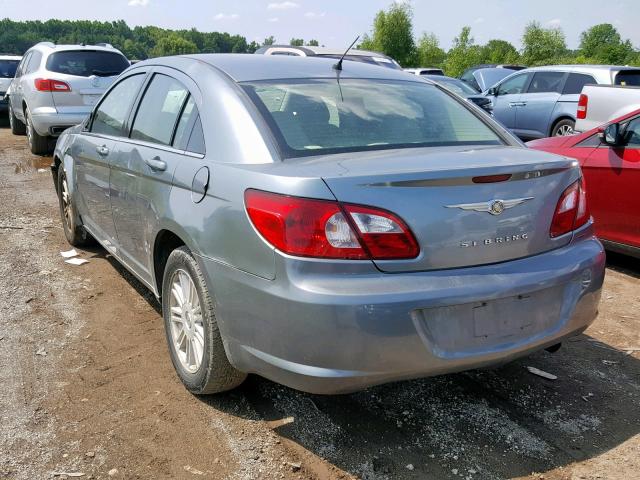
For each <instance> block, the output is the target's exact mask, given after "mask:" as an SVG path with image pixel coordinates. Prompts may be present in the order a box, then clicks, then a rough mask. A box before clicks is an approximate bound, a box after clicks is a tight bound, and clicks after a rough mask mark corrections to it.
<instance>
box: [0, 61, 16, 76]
mask: <svg viewBox="0 0 640 480" xmlns="http://www.w3.org/2000/svg"><path fill="white" fill-rule="evenodd" d="M19 64H20V60H0V78H13V77H14V76H15V75H16V70H17V69H18V65H19Z"/></svg>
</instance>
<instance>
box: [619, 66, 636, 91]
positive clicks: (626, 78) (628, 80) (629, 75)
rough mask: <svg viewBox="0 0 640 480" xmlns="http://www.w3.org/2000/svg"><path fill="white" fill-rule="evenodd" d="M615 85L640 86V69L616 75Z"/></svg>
mask: <svg viewBox="0 0 640 480" xmlns="http://www.w3.org/2000/svg"><path fill="white" fill-rule="evenodd" d="M615 85H622V86H624V87H640V70H627V71H622V72H619V73H618V74H617V75H616V81H615Z"/></svg>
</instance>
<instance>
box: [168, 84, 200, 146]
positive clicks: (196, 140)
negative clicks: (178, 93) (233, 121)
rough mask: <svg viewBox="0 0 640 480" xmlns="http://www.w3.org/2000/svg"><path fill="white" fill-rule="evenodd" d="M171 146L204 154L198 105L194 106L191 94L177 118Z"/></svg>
mask: <svg viewBox="0 0 640 480" xmlns="http://www.w3.org/2000/svg"><path fill="white" fill-rule="evenodd" d="M173 146H174V147H175V148H177V149H179V150H187V151H189V152H192V153H200V154H202V155H204V154H205V148H204V132H203V131H202V123H201V122H200V115H199V114H198V107H196V103H195V101H194V99H193V97H191V96H190V97H189V99H188V100H187V103H186V104H185V105H184V108H183V110H182V114H181V115H180V120H178V125H177V127H176V133H175V135H174V140H173Z"/></svg>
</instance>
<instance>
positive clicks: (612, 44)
mask: <svg viewBox="0 0 640 480" xmlns="http://www.w3.org/2000/svg"><path fill="white" fill-rule="evenodd" d="M359 48H363V49H366V50H374V51H379V52H382V53H385V54H386V55H389V56H390V57H392V58H394V59H396V60H397V61H398V62H399V63H400V64H401V65H402V66H404V67H439V68H442V69H444V71H445V73H446V74H447V75H450V76H453V77H457V76H459V75H460V74H461V73H462V72H463V71H464V70H465V69H466V68H468V67H471V66H473V65H478V64H483V63H495V64H520V65H527V66H535V65H553V64H556V65H557V64H613V65H640V52H639V51H638V50H637V49H635V48H634V46H633V45H632V44H631V42H630V41H629V40H624V39H622V37H621V36H620V33H618V31H617V30H616V28H615V27H614V26H613V25H611V24H608V23H603V24H599V25H595V26H593V27H591V28H589V29H587V30H585V31H584V32H582V34H581V35H580V46H579V47H578V49H577V50H570V49H569V48H568V47H567V42H566V37H565V35H564V33H563V31H562V29H561V28H559V27H551V28H544V27H543V26H542V25H540V23H538V22H535V21H534V22H530V23H529V24H528V25H527V26H526V28H525V30H524V33H523V35H522V49H521V50H518V49H516V47H514V46H513V45H512V44H511V43H509V42H507V41H506V40H500V39H494V40H489V41H488V42H487V43H486V44H484V45H478V44H476V43H475V42H474V39H473V37H472V36H471V27H468V26H465V27H462V30H461V32H460V34H459V35H458V36H457V37H455V39H454V41H453V45H452V46H451V48H450V49H449V50H445V49H444V48H442V47H441V46H440V42H439V40H438V38H437V37H436V36H435V35H434V34H433V33H429V32H424V33H423V34H422V35H421V36H420V37H419V38H417V39H416V38H415V37H414V34H413V11H412V9H411V6H410V4H409V3H405V2H402V3H399V2H396V3H393V4H392V5H391V6H390V7H389V8H388V9H387V10H381V11H379V12H378V13H377V15H376V16H375V19H374V21H373V30H372V32H371V33H370V34H365V36H364V38H363V41H362V42H361V43H360V45H359Z"/></svg>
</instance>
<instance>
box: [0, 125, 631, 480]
mask: <svg viewBox="0 0 640 480" xmlns="http://www.w3.org/2000/svg"><path fill="white" fill-rule="evenodd" d="M50 161H51V160H50V159H49V158H44V157H34V156H32V155H30V154H29V153H28V151H27V149H26V140H25V138H24V137H14V136H12V135H11V134H10V132H9V131H8V130H7V129H2V128H0V311H1V312H3V313H4V314H3V315H2V316H0V365H1V366H2V368H0V381H2V384H3V386H4V388H3V389H0V419H1V423H2V428H1V429H0V478H10V479H33V478H52V475H53V473H54V472H55V473H65V472H66V473H84V474H85V477H84V478H220V479H222V478H225V479H226V478H237V479H245V478H246V479H251V478H269V479H270V478H305V479H306V478H321V479H323V478H353V477H359V478H366V479H396V478H408V479H412V478H458V479H459V478H463V479H485V478H488V479H491V478H531V479H533V478H536V479H537V478H541V477H540V476H541V475H544V478H547V479H571V478H587V479H595V478H620V479H622V478H635V477H637V476H638V474H639V473H640V460H639V459H640V352H638V351H636V350H634V349H635V348H638V347H640V328H639V327H640V313H639V312H640V262H638V261H635V260H632V259H629V258H627V257H623V256H610V257H609V269H608V272H607V278H606V281H605V290H604V292H603V296H602V304H601V313H600V318H599V319H598V320H597V322H596V323H595V324H594V325H593V326H592V327H591V328H590V329H589V330H588V331H587V332H586V334H585V335H581V336H579V337H576V338H574V339H572V340H571V341H569V342H567V343H566V344H565V345H564V346H563V348H562V349H561V350H560V351H559V352H557V353H555V354H550V353H548V352H540V353H537V354H535V355H533V356H531V357H530V358H528V359H524V360H520V361H518V362H514V363H512V364H509V365H507V366H504V367H502V368H499V369H495V370H484V371H474V372H467V373H463V374H458V375H448V376H443V377H438V378H432V379H424V380H416V381H411V382H402V383H397V384H391V385H385V386H381V387H377V388H373V389H370V390H367V391H364V392H360V393H356V394H352V395H345V396H336V397H323V396H316V395H308V394H304V393H300V392H296V391H293V390H291V389H288V388H286V387H282V386H280V385H277V384H274V383H272V382H269V381H267V380H264V379H261V378H258V377H250V378H249V379H248V381H247V382H246V383H245V384H244V385H243V386H242V387H241V388H239V389H237V390H236V391H234V392H230V393H228V394H224V395H219V396H214V397H201V398H199V397H194V396H193V395H190V394H189V393H188V392H187V391H186V390H184V388H183V387H182V385H181V384H180V383H179V381H178V379H177V377H176V376H175V374H174V372H173V368H172V366H171V362H170V360H169V356H168V352H167V348H166V342H165V337H164V331H163V324H162V320H161V316H160V312H159V310H160V307H159V305H158V304H157V302H156V300H155V299H154V298H153V296H152V295H151V294H150V293H149V292H148V291H147V290H146V289H145V288H144V287H143V286H142V285H141V284H140V283H139V282H137V281H136V280H135V279H134V278H132V277H131V275H129V274H128V273H127V272H126V271H125V270H124V269H122V268H121V267H120V266H118V265H117V263H116V262H115V261H113V259H111V258H110V257H109V256H108V255H106V252H105V251H104V250H102V249H100V248H95V249H89V250H85V251H82V252H81V256H82V257H83V258H86V259H88V260H89V263H88V264H86V265H83V266H80V267H74V266H70V265H66V264H64V263H63V259H62V258H61V257H60V253H59V252H60V251H61V250H67V249H68V248H69V247H68V245H67V244H66V243H65V241H64V236H63V234H62V230H61V229H60V222H59V217H58V210H57V200H56V197H55V193H54V190H53V183H52V181H51V175H50V174H49V173H48V170H47V166H48V164H49V163H50ZM18 166H19V167H18ZM39 170H40V171H39ZM528 365H530V366H534V367H537V368H539V369H541V370H544V371H547V372H550V373H553V374H555V375H557V376H558V379H557V380H556V381H549V380H545V379H543V378H540V377H537V376H534V375H532V374H530V373H528V372H527V370H526V368H525V367H526V366H528ZM109 472H111V475H110V473H109ZM58 478H59V477H58Z"/></svg>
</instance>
